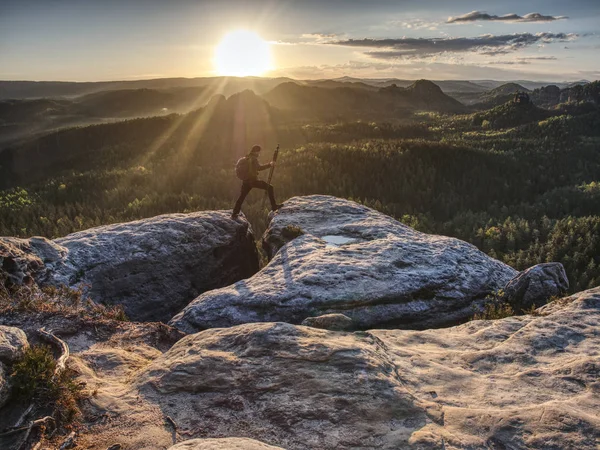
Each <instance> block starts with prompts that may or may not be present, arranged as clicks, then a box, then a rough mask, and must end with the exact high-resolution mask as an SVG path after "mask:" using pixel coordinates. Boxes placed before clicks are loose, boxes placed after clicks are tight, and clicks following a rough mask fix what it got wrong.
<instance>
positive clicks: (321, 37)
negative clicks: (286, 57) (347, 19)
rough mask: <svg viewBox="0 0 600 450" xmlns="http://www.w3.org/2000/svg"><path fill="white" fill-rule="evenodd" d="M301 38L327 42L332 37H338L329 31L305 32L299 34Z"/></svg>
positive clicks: (332, 38)
mask: <svg viewBox="0 0 600 450" xmlns="http://www.w3.org/2000/svg"><path fill="white" fill-rule="evenodd" d="M300 37H301V38H302V39H309V40H312V41H315V42H329V41H332V40H334V39H339V36H338V35H337V34H332V33H331V34H330V33H305V34H303V35H302V36H300Z"/></svg>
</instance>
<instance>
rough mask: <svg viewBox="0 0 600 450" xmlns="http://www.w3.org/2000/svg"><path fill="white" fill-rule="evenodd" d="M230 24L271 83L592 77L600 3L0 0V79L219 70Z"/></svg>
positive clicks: (599, 59) (598, 58) (596, 68)
mask: <svg viewBox="0 0 600 450" xmlns="http://www.w3.org/2000/svg"><path fill="white" fill-rule="evenodd" d="M239 29H245V30H250V31H252V32H255V33H257V34H258V35H260V37H261V38H262V39H264V40H265V41H267V42H268V43H269V47H270V51H271V55H272V60H271V69H272V70H269V71H268V72H266V73H264V75H265V76H270V77H277V76H288V77H292V78H296V79H322V78H338V77H344V76H348V77H359V78H401V79H419V78H427V79H431V80H448V79H462V80H464V79H470V80H478V79H479V80H481V79H495V80H525V79H527V80H543V81H575V80H582V79H586V80H590V81H591V80H596V79H600V0H569V1H564V0H562V1H558V0H539V1H537V0H536V1H526V0H519V1H515V0H505V1H502V2H499V1H487V0H478V1H470V0H454V1H448V0H394V1H388V0H381V1H378V0H370V1H365V0H329V1H328V0H264V1H261V0H256V1H252V0H245V1H243V0H218V1H200V0H197V1H193V0H170V1H167V0H163V1H159V0H98V1H94V0H0V80H36V81H42V80H46V81H50V80H52V81H105V80H134V79H149V78H165V77H206V76H216V75H221V73H219V72H218V70H217V67H218V64H215V56H214V55H215V49H216V48H217V47H218V46H219V43H220V42H221V41H222V40H223V39H224V37H225V36H227V34H228V33H230V32H232V31H235V30H239ZM249 53H251V51H250V52H249ZM234 62H235V61H234Z"/></svg>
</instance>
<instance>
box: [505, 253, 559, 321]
mask: <svg viewBox="0 0 600 450" xmlns="http://www.w3.org/2000/svg"><path fill="white" fill-rule="evenodd" d="M568 289H569V279H568V278H567V274H566V273H565V269H564V267H563V265H562V264H561V263H558V262H553V263H545V264H538V265H535V266H533V267H530V268H529V269H527V270H524V271H523V272H521V273H519V274H518V275H517V276H516V277H514V278H513V279H512V280H510V281H509V282H508V284H507V285H506V287H505V288H504V295H505V297H506V299H507V301H508V302H509V303H510V304H511V305H512V306H513V308H514V309H515V310H516V311H520V310H526V309H529V308H531V307H540V306H542V305H545V304H546V302H547V301H548V299H550V298H551V297H559V296H561V295H563V294H564V293H565V292H567V290H568Z"/></svg>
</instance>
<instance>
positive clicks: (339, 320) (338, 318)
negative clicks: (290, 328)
mask: <svg viewBox="0 0 600 450" xmlns="http://www.w3.org/2000/svg"><path fill="white" fill-rule="evenodd" d="M302 325H304V326H307V327H313V328H321V329H323V330H331V331H349V330H352V328H354V323H353V322H352V319H351V318H350V317H348V316H345V315H343V314H325V315H324V316H319V317H307V318H306V319H304V320H303V321H302Z"/></svg>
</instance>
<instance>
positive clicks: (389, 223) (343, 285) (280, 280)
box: [171, 195, 517, 332]
mask: <svg viewBox="0 0 600 450" xmlns="http://www.w3.org/2000/svg"><path fill="white" fill-rule="evenodd" d="M290 227H292V228H293V227H300V228H301V229H302V230H303V231H304V233H305V234H304V235H301V236H299V237H297V238H295V239H293V240H291V241H290V238H286V236H290V234H289V233H286V232H285V230H286V229H289V228H290ZM264 242H265V248H266V249H267V250H268V253H269V254H270V255H271V256H272V260H271V262H270V263H269V264H268V265H267V266H266V267H265V268H264V269H263V270H261V271H260V272H259V273H257V274H256V275H255V276H253V277H252V278H249V279H247V280H243V281H240V282H238V283H236V284H234V285H232V286H229V287H226V288H222V289H217V290H214V291H210V292H206V293H204V294H203V295H201V296H199V297H198V298H196V299H195V300H194V301H193V302H192V303H190V305H188V306H187V307H186V308H185V309H184V310H183V311H182V312H180V313H179V314H177V315H176V316H175V317H174V318H173V320H172V321H171V323H172V324H173V325H174V326H176V327H178V328H180V329H181V330H183V331H186V332H194V331H198V330H202V329H206V328H211V327H225V326H232V325H237V324H241V323H249V322H269V321H273V322H276V321H283V322H289V323H294V324H299V323H301V322H302V321H303V320H304V319H305V318H307V317H314V316H319V315H323V314H331V313H341V314H345V315H347V316H348V317H350V318H351V319H352V320H353V321H354V322H355V323H356V325H357V327H359V328H369V327H387V326H393V327H396V328H428V327H438V326H442V325H447V324H451V323H457V322H458V321H461V320H465V319H466V318H467V317H469V316H471V315H472V314H473V306H474V305H477V304H479V303H480V302H482V301H483V299H484V298H485V297H486V296H487V295H488V294H490V293H491V292H494V291H497V290H499V289H501V288H504V286H505V285H506V283H507V282H508V281H509V280H510V279H511V278H513V277H514V276H515V275H516V274H517V272H516V271H515V270H514V269H512V268H510V267H509V266H507V265H505V264H503V263H501V262H499V261H496V260H494V259H492V258H490V257H488V256H487V255H485V254H484V253H482V252H480V251H479V250H478V249H477V248H476V247H474V246H473V245H471V244H468V243H466V242H463V241H460V240H458V239H453V238H448V237H444V236H435V235H429V234H425V233H420V232H418V231H415V230H413V229H412V228H410V227H408V226H406V225H403V224H402V223H400V222H398V221H396V220H394V219H392V218H391V217H388V216H386V215H384V214H381V213H379V212H377V211H374V210H372V209H369V208H366V207H364V206H361V205H359V204H357V203H354V202H351V201H348V200H343V199H339V198H335V197H329V196H320V195H316V196H309V197H295V198H292V199H291V200H288V201H287V202H286V203H285V205H284V207H283V208H282V209H280V210H279V211H278V212H277V214H275V215H274V216H273V218H272V220H271V223H270V225H269V229H268V230H267V232H266V234H265V237H264Z"/></svg>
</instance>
